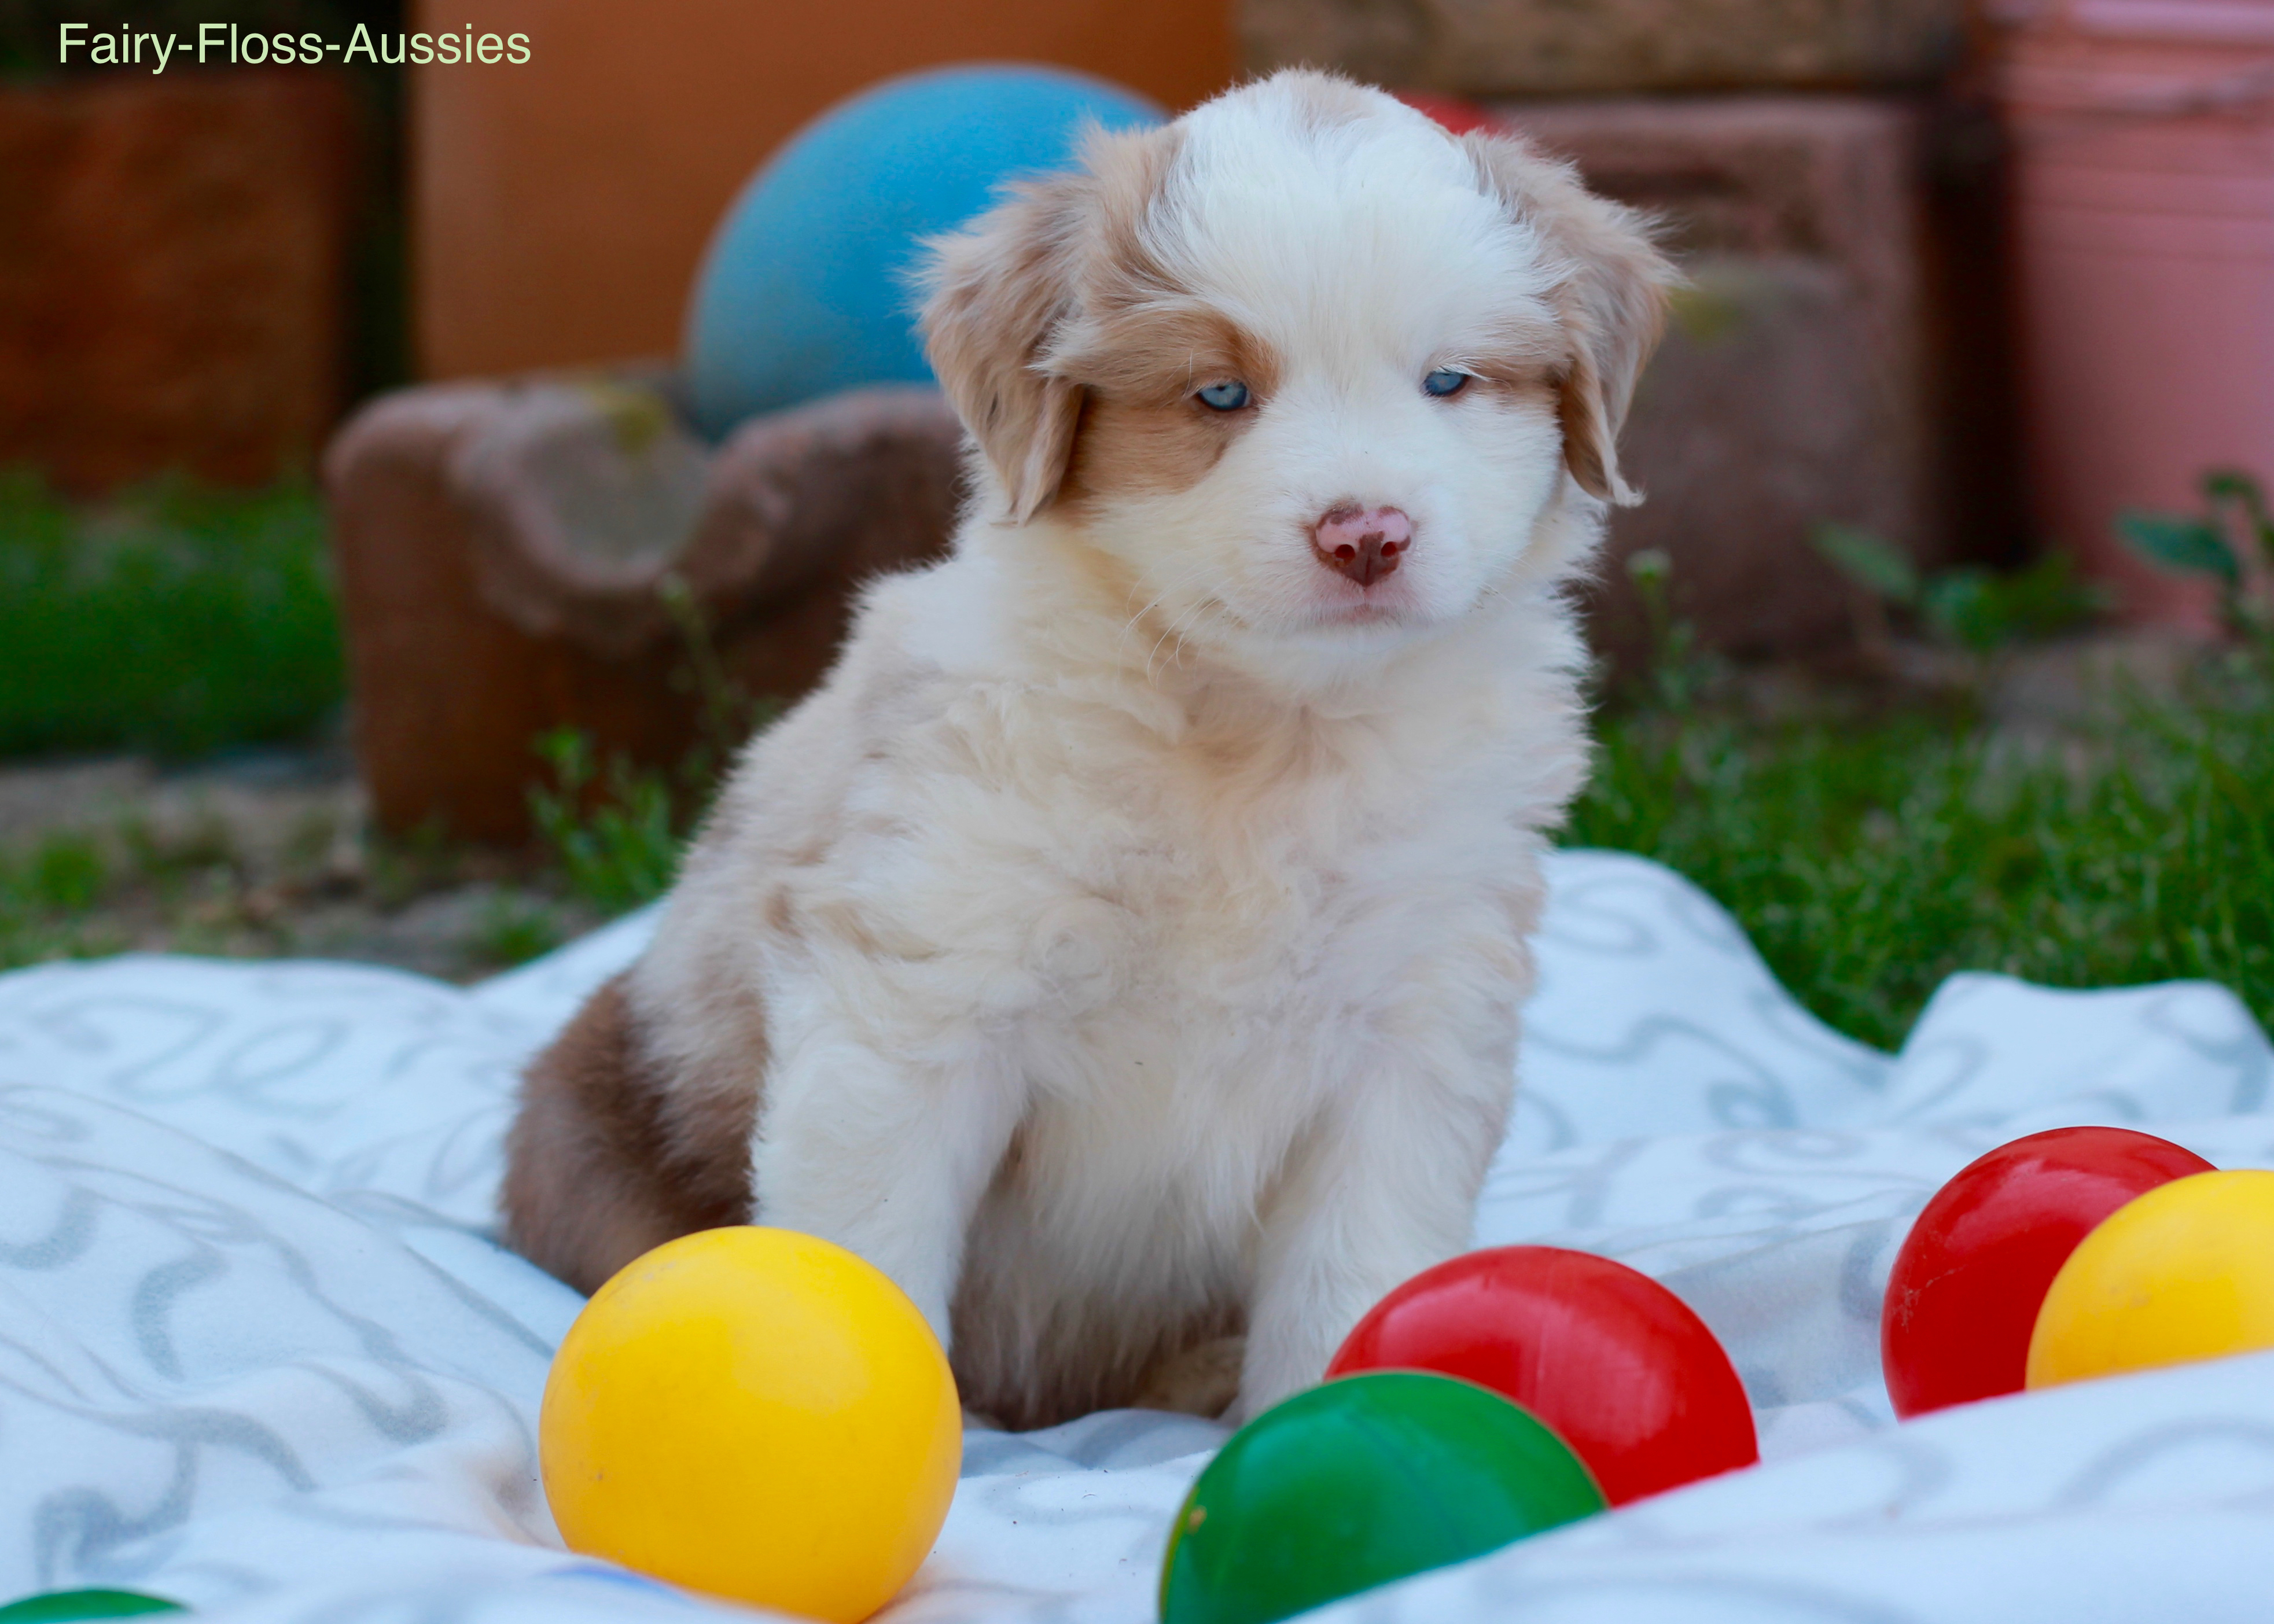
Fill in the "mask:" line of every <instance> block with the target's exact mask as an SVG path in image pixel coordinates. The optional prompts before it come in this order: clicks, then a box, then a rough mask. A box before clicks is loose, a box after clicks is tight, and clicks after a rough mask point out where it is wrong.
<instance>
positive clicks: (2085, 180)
mask: <svg viewBox="0 0 2274 1624" xmlns="http://www.w3.org/2000/svg"><path fill="white" fill-rule="evenodd" d="M1996 20H1997V21H1998V22H1999V23H2001V24H2002V25H2004V27H2003V30H2002V33H2001V37H2000V41H1999V94H2000V98H2001V101H2002V102H2003V105H2004V108H2005V111H2006V115H2007V123H2008V127H2009V130H2010V132H2011V134H2012V137H2013V140H2014V154H2015V165H2014V183H2015V197H2014V207H2015V215H2014V225H2015V233H2014V235H2015V249H2016V254H2017V258H2018V261H2019V270H2020V282H2021V289H2022V337H2023V346H2024V349H2023V368H2024V374H2025V389H2026V400H2027V410H2028V413H2029V423H2028V430H2029V446H2030V455H2031V461H2032V464H2033V467H2032V473H2033V476H2034V483H2035V485H2036V491H2037V501H2038V506H2039V516H2040V518H2041V520H2042V522H2043V523H2044V527H2045V529H2046V530H2047V532H2048V533H2049V536H2050V538H2051V539H2052V540H2053V541H2054V542H2056V543H2057V544H2059V545H2064V546H2067V547H2068V548H2069V549H2071V550H2072V551H2073V552H2074V553H2075V554H2076V555H2077V557H2078V558H2079V559H2080V560H2082V563H2083V565H2084V567H2085V568H2086V570H2087V572H2088V573H2089V574H2090V575H2093V576H2095V577H2097V578H2098V579H2100V580H2102V581H2104V582H2105V583H2108V584H2109V585H2111V586H2112V587H2113V588H2115V589H2116V590H2117V591H2118V593H2119V594H2120V601H2121V605H2122V608H2123V611H2124V613H2125V614H2126V615H2127V618H2129V619H2131V620H2136V621H2148V622H2154V623H2159V624H2164V625H2169V626H2178V627H2184V628H2191V629H2198V630H2205V631H2207V630H2209V629H2210V627H2211V626H2212V625H2213V623H2214V620H2213V614H2212V606H2211V599H2210V591H2209V590H2208V588H2206V587H2204V586H2202V584H2201V583H2195V582H2190V581H2184V580H2180V579H2177V578H2174V577H2172V576H2169V575H2162V574H2160V573H2158V572H2157V571H2155V570H2154V569H2152V568H2150V567H2149V566H2147V565H2144V564H2143V563H2142V562H2141V561H2140V560H2137V559H2135V558H2134V557H2132V556H2131V555H2130V554H2129V553H2127V551H2126V550H2125V549H2124V547H2123V545H2122V544H2121V543H2120V542H2119V541H2118V540H2117V538H2116V536H2115V533H2114V530H2113V529H2112V522H2113V520H2114V518H2115V516H2116V515H2117V514H2118V513H2119V512H2120V511H2121V510H2123V509H2125V508H2164V509H2179V510H2182V511H2186V510H2192V509H2194V508H2196V507H2197V506H2198V497H2197V494H2196V483H2197V479H2198V477H2199V476H2200V475H2201V474H2202V472H2203V470H2206V469H2208V468H2212V467H2231V468H2241V469H2245V470H2251V471H2254V472H2255V473H2257V474H2259V475H2260V476H2261V477H2274V0H2007V3H2006V4H2003V5H2001V6H1999V7H1998V8H1997V15H1996Z"/></svg>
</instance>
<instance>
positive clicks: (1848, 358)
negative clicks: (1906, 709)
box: [1487, 96, 1945, 653]
mask: <svg viewBox="0 0 2274 1624" xmlns="http://www.w3.org/2000/svg"><path fill="white" fill-rule="evenodd" d="M1487 110H1488V111H1489V113H1490V114H1491V116H1492V117H1493V118H1494V120H1495V122H1496V123H1497V124H1499V125H1501V126H1502V127H1504V128H1508V129H1511V130H1515V131H1517V132H1522V133H1524V134H1525V135H1528V136H1529V137H1530V138H1531V139H1533V140H1534V141H1536V142H1537V143H1538V144H1539V145H1540V146H1541V147H1544V148H1546V149H1547V150H1549V151H1552V152H1555V153H1557V154H1561V155H1563V156H1566V157H1569V158H1571V159H1573V160H1575V161H1576V162H1577V164H1578V166H1579V168H1580V169H1581V171H1582V173H1583V174H1584V175H1585V177H1586V178H1587V181H1588V183H1589V184H1591V185H1593V186H1594V187H1595V188H1596V189H1597V190H1598V191H1600V192H1605V193H1607V194H1608V195H1609V196H1612V197H1615V198H1618V199H1621V200H1623V201H1625V202H1629V203H1632V204H1635V205H1637V206H1638V207H1642V208H1645V209H1646V210H1649V211H1650V212H1651V213H1653V214H1654V215H1656V216H1657V218H1658V219H1659V220H1660V222H1661V226H1662V229H1663V230H1664V233H1665V240H1666V241H1667V243H1668V246H1669V247H1670V248H1671V249H1672V250H1673V251H1674V252H1675V257H1676V258H1677V259H1678V260H1679V261H1680V262H1681V263H1682V264H1683V267H1684V268H1685V269H1686V270H1687V271H1688V272H1689V274H1690V277H1691V282H1690V286H1689V287H1688V288H1687V289H1684V290H1683V291H1682V292H1681V293H1680V294H1679V295H1677V297H1676V298H1675V308H1674V315H1673V320H1672V321H1671V322H1670V324H1669V327H1668V335H1667V339H1666V342H1665V343H1664V345H1663V346H1662V347H1661V349H1660V352H1659V354H1658V356H1657V357H1655V358H1654V359H1653V361H1652V363H1651V365H1649V367H1648V368H1647V369H1645V372H1644V374H1643V378H1642V381H1641V384H1640V387H1639V388H1638V391H1637V395H1636V399H1635V404H1634V410H1633V412H1632V414H1631V416H1630V417H1629V419H1628V423H1627V427H1626V431H1625V434H1624V438H1623V446H1622V449H1621V462H1622V463H1623V466H1624V467H1625V468H1626V469H1627V470H1628V476H1629V477H1630V479H1632V480H1633V481H1634V482H1635V483H1636V484H1638V485H1639V486H1640V487H1641V488H1642V490H1643V491H1644V492H1645V496H1646V498H1647V500H1645V503H1644V504H1643V505H1642V506H1641V507H1640V508H1631V509H1625V510H1622V511H1620V512H1618V513H1617V514H1616V515H1615V516H1614V518H1613V521H1612V525H1611V553H1612V557H1611V560H1610V564H1609V567H1608V568H1607V570H1606V571H1605V578H1606V583H1607V585H1606V589H1605V590H1604V591H1603V593H1602V594H1601V597H1600V609H1599V615H1598V620H1599V625H1598V628H1597V631H1598V641H1599V643H1602V644H1605V645H1607V646H1608V647H1610V648H1612V649H1614V650H1618V651H1621V652H1622V653H1629V652H1633V651H1635V650H1637V649H1638V645H1639V642H1640V637H1641V629H1642V628H1641V620H1640V615H1639V613H1638V605H1636V604H1635V602H1634V600H1633V598H1632V596H1631V594H1630V591H1629V590H1627V588H1626V586H1625V579H1624V572H1623V569H1622V568H1619V562H1620V560H1622V559H1623V557H1624V556H1625V555H1626V554H1628V553H1632V552H1634V551H1635V550H1637V549H1638V548H1641V547H1656V548H1660V549H1662V550H1663V551H1665V552H1666V553H1668V555H1670V556H1671V558H1672V559H1673V560H1674V565H1675V570H1674V581H1675V607H1676V608H1677V610H1678V611H1679V612H1680V613H1683V614H1685V615H1687V616H1688V617H1689V618H1690V619H1691V620H1693V621H1694V622H1695V623H1696V624H1697V625H1698V628H1699V631H1700V633H1701V635H1703V636H1704V637H1705V638H1706V641H1707V642H1708V643H1711V644H1713V645H1714V646H1717V647H1719V648H1721V649H1723V650H1732V651H1740V652H1752V651H1789V650H1796V649H1801V648H1805V647H1807V646H1809V645H1811V644H1812V643H1822V642H1825V641H1826V640H1828V639H1831V638H1834V637H1836V636H1838V635H1841V633H1842V632H1843V631H1844V629H1845V628H1846V626H1847V623H1848V614H1849V611H1848V598H1847V590H1846V588H1845V586H1844V585H1843V583H1842V582H1841V579H1840V577H1839V576H1838V575H1837V574H1836V573H1835V572H1834V570H1833V569H1832V568H1831V567H1830V566H1829V565H1827V564H1826V563H1825V562H1824V561H1823V560H1821V559H1820V558H1819V557H1818V555H1817V554H1816V553H1815V551H1814V549H1813V548H1812V547H1811V545H1809V535H1810V532H1811V530H1813V529H1814V528H1815V527H1816V526H1817V525H1818V524H1820V523H1825V522H1826V521H1837V522H1840V523H1848V524H1853V525H1857V526H1860V527H1863V528H1864V529H1867V530H1871V531H1873V532H1874V533H1876V534H1878V535H1879V536H1881V537H1884V538H1886V539H1887V540H1889V541H1891V542H1894V543H1895V544H1896V545H1901V546H1902V547H1905V548H1906V549H1908V550H1909V551H1910V552H1911V553H1913V554H1914V556H1916V557H1917V558H1919V559H1920V560H1921V561H1922V562H1923V563H1931V562H1933V561H1936V560H1938V559H1939V557H1940V555H1941V553H1942V551H1943V548H1944V545H1945V543H1944V539H1943V536H1942V532H1941V530H1940V527H1939V522H1938V500H1937V497H1936V490H1937V481H1938V477H1939V476H1938V473H1937V455H1936V440H1935V434H1934V432H1933V425H1931V422H1930V421H1929V414H1930V411H1931V399H1932V377H1931V372H1932V368H1931V359H1930V354H1929V352H1930V349H1931V343H1930V337H1929V325H1930V324H1929V316H1928V312H1927V309H1926V302H1927V301H1926V289H1925V286H1924V275H1923V259H1922V252H1923V243H1924V236H1923V230H1922V210H1921V190H1920V188H1921V181H1920V177H1921V152H1920V139H1921V124H1920V119H1919V117H1918V116H1917V114H1916V112H1915V111H1914V110H1913V109H1911V108H1910V107H1909V106H1908V105H1907V104H1905V103H1903V102H1899V101H1892V100H1880V99H1867V98H1860V97H1801V96H1749V97H1735V98H1713V99H1697V100H1686V101H1683V100H1674V101H1643V100H1632V99H1628V100H1607V101H1600V102H1554V103H1513V102H1497V103H1493V104H1490V105H1489V107H1488V109H1487Z"/></svg>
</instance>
